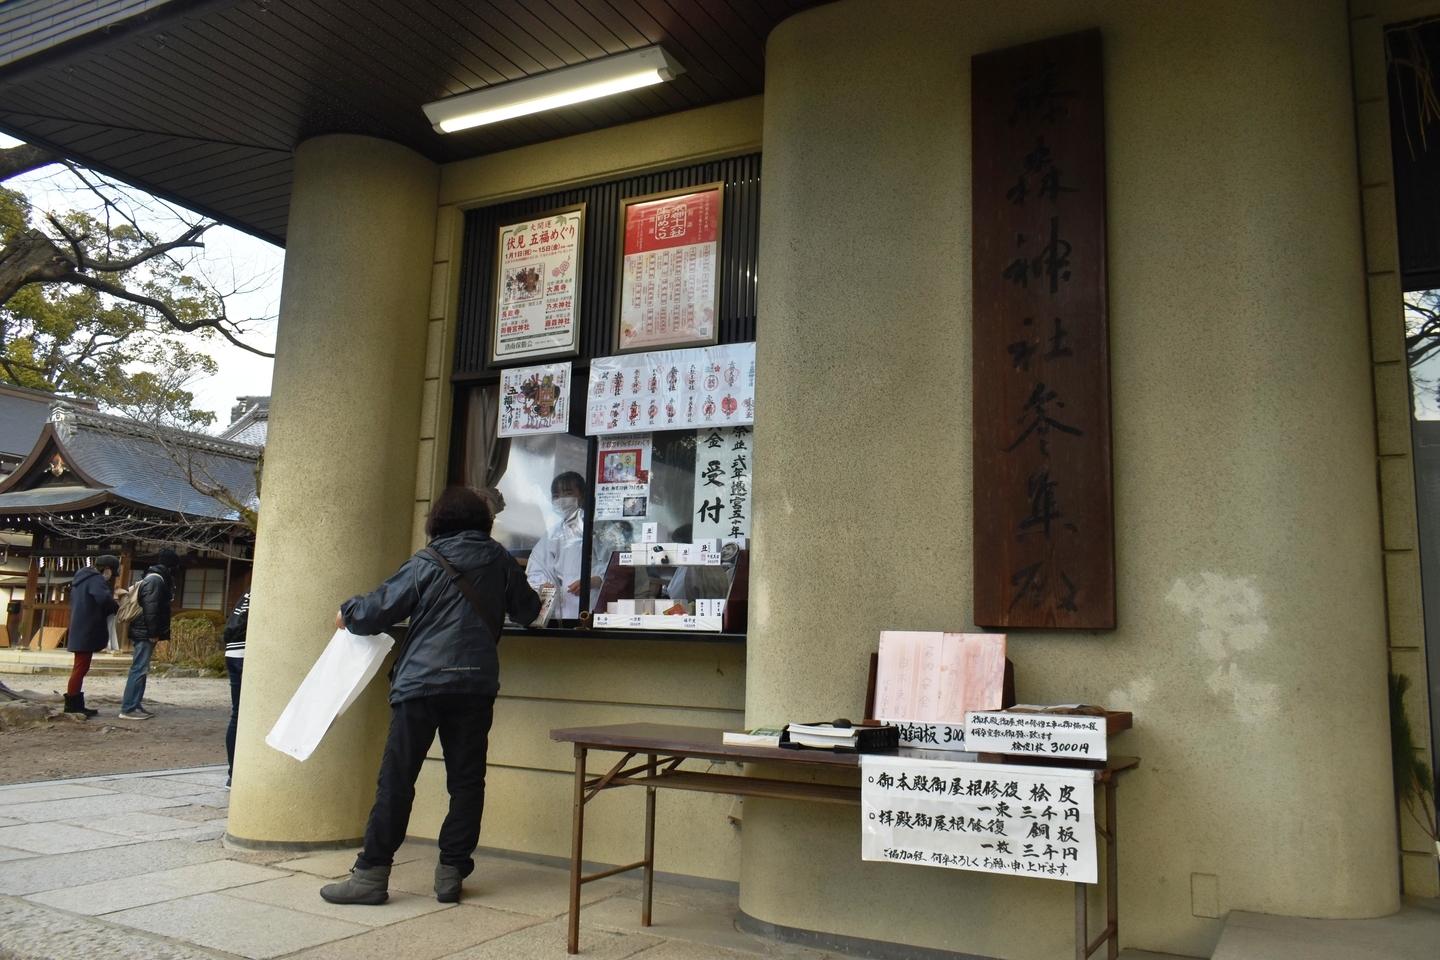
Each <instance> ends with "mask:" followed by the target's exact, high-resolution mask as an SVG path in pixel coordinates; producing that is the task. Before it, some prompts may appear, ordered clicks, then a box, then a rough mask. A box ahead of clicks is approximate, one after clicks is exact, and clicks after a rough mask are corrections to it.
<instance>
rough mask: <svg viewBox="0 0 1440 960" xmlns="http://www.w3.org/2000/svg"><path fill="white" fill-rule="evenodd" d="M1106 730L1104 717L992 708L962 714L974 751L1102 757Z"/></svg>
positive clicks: (1105, 741)
mask: <svg viewBox="0 0 1440 960" xmlns="http://www.w3.org/2000/svg"><path fill="white" fill-rule="evenodd" d="M1107 730H1108V728H1107V725H1106V721H1105V718H1104V717H1083V716H1074V715H1067V714H1055V713H1003V712H991V711H976V712H973V713H967V714H965V741H966V742H967V743H969V744H970V747H969V749H971V750H973V751H975V752H976V753H1010V754H1017V755H1021V756H1026V755H1030V756H1045V757H1071V758H1075V759H1080V760H1104V759H1106V758H1107V756H1108V741H1107V740H1106V737H1107Z"/></svg>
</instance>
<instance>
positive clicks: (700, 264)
mask: <svg viewBox="0 0 1440 960" xmlns="http://www.w3.org/2000/svg"><path fill="white" fill-rule="evenodd" d="M720 196H721V194H720V188H718V187H716V188H713V189H709V190H701V191H698V192H696V193H690V194H685V195H683V196H677V197H666V198H664V199H661V200H651V201H648V202H645V203H632V204H629V205H627V206H626V207H625V259H624V266H623V269H622V273H621V278H620V320H619V322H620V336H619V342H618V343H617V346H618V348H619V349H621V350H637V349H648V348H653V347H661V346H666V345H668V344H681V343H697V342H698V343H704V342H707V341H712V340H714V339H715V329H716V328H715V312H716V307H717V303H718V299H719V294H718V290H717V284H716V280H717V263H718V260H717V248H718V241H719V238H720Z"/></svg>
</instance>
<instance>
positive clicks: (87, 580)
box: [65, 567, 120, 653]
mask: <svg viewBox="0 0 1440 960" xmlns="http://www.w3.org/2000/svg"><path fill="white" fill-rule="evenodd" d="M119 609H120V604H119V603H117V602H116V600H115V598H114V596H112V595H111V593H110V585H109V584H107V583H106V582H105V578H104V577H103V576H101V574H100V571H99V570H96V569H95V568H94V567H84V568H82V569H81V570H80V571H79V572H78V573H76V574H75V579H74V580H71V581H70V636H69V638H68V639H67V640H66V641H65V649H66V650H69V651H71V652H73V653H94V652H96V651H97V650H104V649H105V648H106V647H107V646H109V645H110V628H109V625H108V624H107V623H106V622H105V621H106V618H108V617H109V616H110V615H111V614H113V613H114V612H115V611H116V610H119Z"/></svg>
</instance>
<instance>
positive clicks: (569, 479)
mask: <svg viewBox="0 0 1440 960" xmlns="http://www.w3.org/2000/svg"><path fill="white" fill-rule="evenodd" d="M561 487H574V488H575V489H576V490H579V491H580V499H581V500H584V499H585V478H584V477H582V476H580V474H578V473H576V472H575V471H574V470H566V471H565V472H564V473H561V474H557V475H556V476H555V479H554V480H551V481H550V496H552V497H556V496H559V495H560V488H561Z"/></svg>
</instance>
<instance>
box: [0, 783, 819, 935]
mask: <svg viewBox="0 0 1440 960" xmlns="http://www.w3.org/2000/svg"><path fill="white" fill-rule="evenodd" d="M224 784H225V771H224V768H221V767H207V768H200V769H195V770H176V771H165V772H160V773H145V774H122V775H117V776H109V777H92V778H86V779H82V780H57V781H50V782H44V783H29V784H18V785H14V786H8V787H0V960H91V958H100V957H103V958H105V960H202V958H203V960H218V958H233V957H247V958H256V960H258V958H270V957H295V958H301V957H303V958H306V960H310V958H315V960H320V958H336V960H342V958H343V960H367V958H383V960H396V958H404V960H438V958H445V957H448V958H453V960H489V958H496V960H500V958H504V960H528V958H532V957H533V958H539V957H553V958H557V960H558V958H562V957H564V956H565V955H566V954H565V911H566V907H567V902H568V889H567V874H566V871H564V870H562V869H558V868H555V867H550V866H541V865H537V864H533V863H527V862H522V861H517V860H511V859H502V858H498V857H486V858H483V859H482V858H479V857H477V861H478V863H477V867H476V871H475V873H474V874H473V875H472V876H471V877H470V878H469V879H467V880H466V882H465V894H464V898H463V899H462V902H461V903H459V904H439V903H436V902H435V898H434V894H433V892H432V890H431V883H432V879H433V871H434V867H435V848H434V847H433V846H426V845H423V844H418V843H416V844H406V846H405V847H403V848H402V849H401V851H400V854H399V855H398V856H397V858H396V861H397V862H396V866H395V869H394V872H393V873H392V875H391V881H390V901H389V902H388V903H386V904H384V905H383V906H379V907H357V906H336V905H333V904H329V903H326V902H325V901H324V900H321V899H320V896H319V893H318V891H319V889H320V887H321V885H322V884H324V883H328V882H329V878H332V877H341V876H344V875H345V874H346V873H348V872H349V869H350V865H351V864H352V863H353V862H354V858H355V853H354V851H334V852H326V853H318V854H311V855H297V854H294V853H241V852H239V851H235V850H227V849H225V848H224V847H223V846H222V845H221V843H220V837H221V835H222V834H223V833H224V829H225V811H226V805H227V803H228V800H229V794H228V793H227V792H226V791H225V790H224ZM639 897H640V892H639V883H638V882H636V881H634V880H629V879H620V878H616V879H612V880H604V881H598V882H596V883H591V884H587V885H586V886H585V888H584V901H585V903H586V904H588V905H589V906H587V907H586V909H585V910H584V912H583V913H582V919H583V923H582V925H581V938H580V947H581V952H582V955H583V956H586V957H591V958H597V960H621V958H625V957H635V958H636V960H754V958H755V957H756V956H764V957H788V958H794V960H832V958H831V955H830V954H824V953H820V952H817V951H814V950H806V949H801V948H798V947H793V946H788V945H783V944H775V943H771V942H769V941H765V940H759V939H756V938H753V937H751V936H748V935H746V934H743V933H740V932H739V931H737V930H736V929H735V926H734V922H733V918H734V916H735V911H736V909H737V902H736V898H735V896H734V895H733V894H731V893H726V892H722V891H718V890H708V889H699V888H694V887H686V886H679V885H675V884H667V883H658V882H657V883H656V884H655V906H654V915H655V916H654V919H655V925H654V926H651V927H649V928H642V927H641V926H640V903H639ZM642 931H643V932H642Z"/></svg>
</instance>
